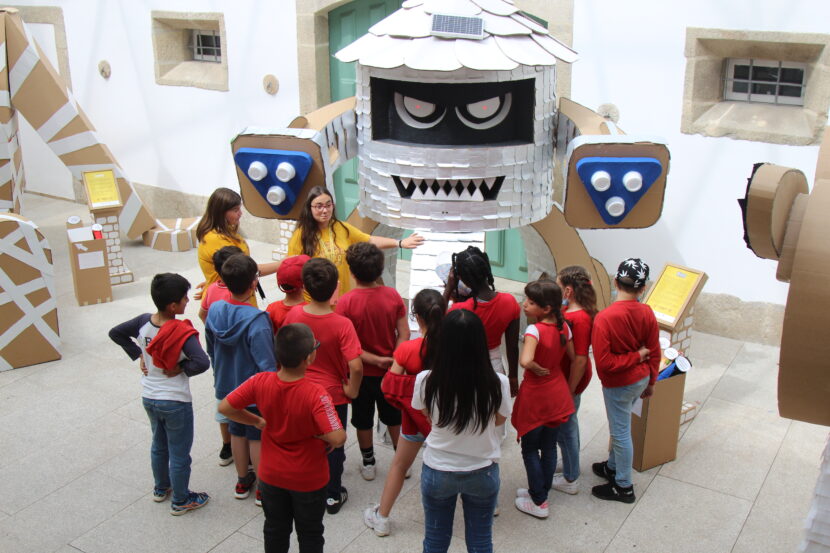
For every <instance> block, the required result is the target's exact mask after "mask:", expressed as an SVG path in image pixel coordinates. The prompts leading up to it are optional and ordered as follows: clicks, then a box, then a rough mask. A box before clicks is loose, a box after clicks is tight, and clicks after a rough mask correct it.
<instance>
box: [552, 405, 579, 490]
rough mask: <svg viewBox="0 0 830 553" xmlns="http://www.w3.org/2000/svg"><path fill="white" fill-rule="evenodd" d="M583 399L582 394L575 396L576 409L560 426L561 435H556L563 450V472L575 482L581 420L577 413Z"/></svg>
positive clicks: (577, 467) (568, 478) (577, 474)
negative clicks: (578, 418)
mask: <svg viewBox="0 0 830 553" xmlns="http://www.w3.org/2000/svg"><path fill="white" fill-rule="evenodd" d="M581 400H582V394H577V395H575V396H574V409H575V411H574V412H573V415H571V418H569V419H568V422H566V423H565V424H563V425H562V426H560V427H559V435H558V436H557V437H556V443H558V444H559V449H561V450H562V474H563V475H564V476H565V478H566V479H567V480H568V482H573V481H574V480H576V479H577V478H579V449H580V443H579V421H578V420H577V418H576V413H577V412H578V411H579V403H580V401H581Z"/></svg>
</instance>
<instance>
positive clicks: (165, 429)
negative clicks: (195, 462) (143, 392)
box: [141, 397, 193, 503]
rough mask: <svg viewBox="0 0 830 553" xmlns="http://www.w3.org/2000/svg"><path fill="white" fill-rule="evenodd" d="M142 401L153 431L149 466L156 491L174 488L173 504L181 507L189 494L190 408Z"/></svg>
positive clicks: (191, 421)
mask: <svg viewBox="0 0 830 553" xmlns="http://www.w3.org/2000/svg"><path fill="white" fill-rule="evenodd" d="M141 399H142V401H143V403H144V410H145V411H147V416H148V417H149V418H150V428H151V429H152V430H153V442H152V444H151V446H150V464H151V465H152V467H153V479H154V480H155V482H156V483H155V486H156V489H157V490H166V489H168V488H173V501H174V502H177V503H181V502H183V501H185V500H186V499H187V495H188V493H189V492H190V490H189V488H188V486H189V484H190V446H192V445H193V404H191V403H185V402H183V401H170V400H164V399H148V398H146V397H145V398H141Z"/></svg>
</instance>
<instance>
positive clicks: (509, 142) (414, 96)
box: [357, 67, 554, 232]
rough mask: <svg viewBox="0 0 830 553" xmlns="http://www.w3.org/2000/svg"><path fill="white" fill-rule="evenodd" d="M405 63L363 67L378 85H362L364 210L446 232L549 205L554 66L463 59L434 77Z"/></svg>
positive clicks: (513, 222) (528, 216) (534, 216)
mask: <svg viewBox="0 0 830 553" xmlns="http://www.w3.org/2000/svg"><path fill="white" fill-rule="evenodd" d="M403 73H404V75H400V74H396V70H383V69H374V68H365V67H363V68H361V67H359V68H358V80H359V81H361V80H362V81H363V82H364V83H368V85H369V86H360V85H361V83H360V82H359V83H358V88H357V90H358V105H357V114H358V125H357V128H358V144H359V150H358V151H359V160H360V186H361V191H360V192H361V202H360V211H361V214H363V215H365V216H369V217H371V218H372V219H374V220H376V221H379V222H382V223H384V224H388V225H391V226H396V227H402V228H408V229H421V230H425V229H429V230H435V231H443V232H446V231H454V230H457V231H461V230H463V231H479V230H495V229H503V228H512V227H518V226H522V225H526V224H529V223H531V222H533V221H536V220H539V219H541V218H543V217H544V216H546V215H547V214H548V213H549V211H550V209H551V184H552V180H553V172H552V171H553V144H552V142H553V124H552V120H553V115H554V97H553V78H552V73H553V68H552V67H543V68H536V67H527V68H522V69H517V70H514V71H512V72H481V71H471V70H469V69H462V70H459V71H457V72H449V73H445V74H442V75H441V79H440V81H439V82H428V81H429V79H428V77H429V75H430V74H432V75H434V73H433V72H417V71H413V70H404V71H403ZM418 73H426V75H420V78H419V75H418ZM506 76H509V77H510V78H509V79H505V77H506ZM401 77H405V78H401ZM500 79H501V80H500ZM433 80H435V79H433ZM361 91H369V92H370V94H368V95H366V96H362V95H361Z"/></svg>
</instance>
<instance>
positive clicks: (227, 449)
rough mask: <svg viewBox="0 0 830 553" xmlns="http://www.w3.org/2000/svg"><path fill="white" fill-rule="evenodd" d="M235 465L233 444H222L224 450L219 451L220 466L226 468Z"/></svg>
mask: <svg viewBox="0 0 830 553" xmlns="http://www.w3.org/2000/svg"><path fill="white" fill-rule="evenodd" d="M231 463H233V453H232V452H231V444H222V449H221V450H219V466H220V467H226V466H228V465H230V464H231Z"/></svg>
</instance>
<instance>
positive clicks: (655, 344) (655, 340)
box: [640, 315, 661, 399]
mask: <svg viewBox="0 0 830 553" xmlns="http://www.w3.org/2000/svg"><path fill="white" fill-rule="evenodd" d="M651 319H652V320H650V321H649V328H648V338H647V339H646V347H644V348H640V352H641V357H643V355H645V356H644V357H643V360H644V361H645V360H648V368H649V379H648V386H647V387H646V389H645V390H644V391H643V393H642V395H641V396H640V397H642V398H643V399H645V398H647V397H649V396H651V395H652V394H653V393H654V383H655V382H656V381H657V373H658V372H659V370H660V357H661V355H660V329H659V328H658V326H657V319H656V318H654V315H652V317H651ZM643 350H646V352H647V353H645V354H643Z"/></svg>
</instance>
